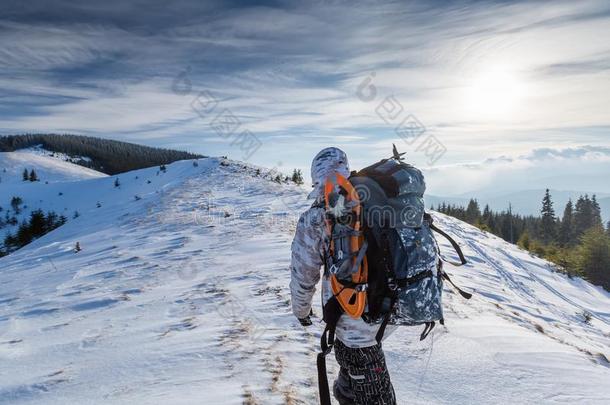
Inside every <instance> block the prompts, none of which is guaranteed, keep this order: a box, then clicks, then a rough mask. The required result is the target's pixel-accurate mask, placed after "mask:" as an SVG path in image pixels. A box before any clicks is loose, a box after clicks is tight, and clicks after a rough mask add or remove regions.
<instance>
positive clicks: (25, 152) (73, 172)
mask: <svg viewBox="0 0 610 405" xmlns="http://www.w3.org/2000/svg"><path fill="white" fill-rule="evenodd" d="M68 159H69V158H68V157H67V156H65V155H62V154H58V153H51V152H47V151H45V150H44V149H40V148H29V149H21V150H18V151H15V152H0V177H1V178H2V181H1V182H0V187H3V186H8V185H13V186H14V185H21V184H22V183H24V182H23V181H22V177H21V175H22V173H23V169H28V170H31V169H34V170H36V174H37V175H38V178H39V179H40V180H41V182H42V183H44V182H45V181H48V182H49V183H56V182H63V181H74V180H82V179H89V178H98V177H104V176H106V175H105V174H104V173H100V172H98V171H95V170H92V169H88V168H86V167H83V166H79V165H77V164H74V163H72V162H70V161H68Z"/></svg>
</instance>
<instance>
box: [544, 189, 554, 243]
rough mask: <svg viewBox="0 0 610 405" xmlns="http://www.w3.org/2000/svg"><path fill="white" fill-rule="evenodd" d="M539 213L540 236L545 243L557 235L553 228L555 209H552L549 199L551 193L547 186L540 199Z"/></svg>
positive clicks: (551, 202) (551, 240)
mask: <svg viewBox="0 0 610 405" xmlns="http://www.w3.org/2000/svg"><path fill="white" fill-rule="evenodd" d="M540 213H541V214H542V218H541V220H540V238H541V239H542V241H543V242H544V243H545V244H549V243H551V242H553V241H554V240H555V238H556V237H557V229H556V228H555V210H554V209H553V201H552V200H551V193H550V192H549V189H548V188H547V189H546V192H545V194H544V198H543V199H542V210H541V211H540Z"/></svg>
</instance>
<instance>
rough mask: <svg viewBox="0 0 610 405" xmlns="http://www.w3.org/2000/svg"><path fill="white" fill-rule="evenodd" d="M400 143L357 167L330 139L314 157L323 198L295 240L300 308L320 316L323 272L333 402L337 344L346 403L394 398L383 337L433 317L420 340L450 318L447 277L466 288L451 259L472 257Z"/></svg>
mask: <svg viewBox="0 0 610 405" xmlns="http://www.w3.org/2000/svg"><path fill="white" fill-rule="evenodd" d="M402 155H404V154H401V153H399V152H398V150H397V149H396V147H395V146H394V148H393V154H392V156H391V157H390V158H387V159H383V160H381V161H379V162H378V163H375V164H373V165H371V166H369V167H366V168H364V169H362V170H360V171H358V172H350V170H349V164H348V161H347V156H346V154H345V153H344V152H343V151H341V150H340V149H337V148H326V149H323V150H322V151H320V152H319V153H318V154H317V155H316V157H315V158H314V159H313V162H312V166H311V178H312V181H313V187H314V189H313V191H312V192H311V194H310V195H309V197H310V198H312V199H314V203H313V205H312V206H311V208H310V209H308V210H307V211H306V212H305V213H303V214H302V215H301V217H300V218H299V222H298V224H297V229H296V233H295V237H294V241H293V243H292V262H291V281H290V291H291V295H292V310H293V313H294V315H295V316H296V317H297V319H298V320H299V322H300V323H301V325H303V326H305V327H307V326H310V325H311V324H312V321H311V316H312V315H313V312H312V309H311V303H312V299H313V296H314V293H315V289H316V284H317V283H318V281H319V280H320V269H321V268H322V267H324V277H323V280H322V303H323V320H324V322H325V324H326V326H325V329H324V332H323V333H322V336H321V339H320V346H321V349H322V352H321V353H320V354H318V359H317V363H318V364H317V365H318V385H319V389H320V403H321V404H322V405H330V389H329V386H328V379H327V375H326V374H327V373H326V360H325V356H326V355H328V354H329V353H330V352H331V351H332V350H333V349H334V350H335V358H336V359H337V363H339V366H340V371H339V376H338V377H337V379H336V380H335V382H334V385H333V394H334V396H335V398H336V399H337V401H339V403H340V404H341V405H346V404H356V405H360V404H366V405H372V404H380V405H386V404H395V403H396V396H395V393H394V389H393V387H392V383H391V381H390V375H389V373H388V370H387V367H386V362H385V357H384V354H383V350H382V347H381V346H382V341H383V338H384V337H387V336H388V335H389V333H390V332H391V331H392V330H393V329H394V326H396V325H408V326H415V325H424V329H423V331H422V333H421V335H420V340H423V339H425V338H426V337H427V336H428V335H429V334H430V333H431V332H432V330H433V329H434V327H435V325H436V323H437V322H438V323H440V324H441V325H444V317H443V310H442V291H443V280H445V281H448V282H449V283H450V284H451V285H453V286H454V287H455V288H456V290H457V291H458V292H459V293H460V295H462V297H464V298H466V299H469V298H470V297H471V294H469V293H466V292H464V291H462V290H461V289H459V288H458V287H457V286H455V285H454V284H453V282H451V279H450V278H449V276H448V275H447V273H446V272H445V271H444V270H443V261H447V262H449V263H451V264H453V265H454V266H460V265H463V264H465V263H466V259H465V258H464V255H463V253H462V251H461V250H460V248H459V246H458V244H457V243H456V242H455V241H454V240H453V239H451V237H450V236H449V235H447V234H446V233H445V232H443V231H442V230H440V229H438V228H437V227H436V226H435V225H434V224H433V219H432V216H430V215H429V214H427V213H426V212H425V209H424V198H423V197H424V192H425V188H426V185H425V181H424V177H423V174H422V173H421V171H420V170H418V169H417V168H415V167H414V166H412V165H409V164H407V163H405V162H404V161H403V160H404V159H403V158H402ZM433 231H435V232H437V233H438V234H440V235H442V236H444V237H445V238H447V239H448V240H449V242H450V243H451V245H452V246H453V248H454V249H455V250H456V252H457V254H458V256H459V258H460V262H459V263H458V262H455V263H454V262H451V261H448V260H446V259H444V258H443V257H442V256H441V255H440V250H439V246H438V244H437V242H436V239H435V238H434V235H433V233H432V232H433Z"/></svg>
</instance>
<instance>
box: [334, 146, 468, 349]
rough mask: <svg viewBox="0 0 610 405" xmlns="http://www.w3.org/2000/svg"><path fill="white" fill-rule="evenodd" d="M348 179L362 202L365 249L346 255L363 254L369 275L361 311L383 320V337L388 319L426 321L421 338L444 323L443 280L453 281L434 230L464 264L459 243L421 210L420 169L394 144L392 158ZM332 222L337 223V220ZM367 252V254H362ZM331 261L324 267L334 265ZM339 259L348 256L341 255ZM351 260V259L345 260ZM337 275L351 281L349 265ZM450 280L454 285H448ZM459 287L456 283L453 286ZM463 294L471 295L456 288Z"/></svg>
mask: <svg viewBox="0 0 610 405" xmlns="http://www.w3.org/2000/svg"><path fill="white" fill-rule="evenodd" d="M349 181H350V183H351V184H352V185H353V186H354V188H355V189H356V191H357V193H358V197H359V200H360V205H361V207H362V210H361V218H360V223H361V224H362V230H361V232H363V233H364V236H365V239H366V245H365V249H366V252H362V251H361V252H350V253H351V255H350V256H354V255H358V256H359V257H364V256H365V255H366V260H367V267H368V277H367V281H366V285H365V286H363V288H366V291H367V306H366V309H365V312H364V314H363V318H364V320H365V321H367V322H369V323H381V324H382V325H383V326H382V327H381V328H380V335H378V340H380V339H381V337H382V335H383V332H384V330H385V325H386V324H387V323H391V324H398V325H426V327H425V329H424V331H423V333H422V335H421V338H422V339H424V338H425V337H426V336H427V335H428V334H429V333H430V331H431V330H432V328H433V327H434V326H435V324H436V322H440V323H441V324H443V323H444V316H443V307H442V292H443V281H444V280H446V281H451V280H450V279H449V276H448V275H447V274H446V273H445V272H444V271H443V261H442V260H441V255H440V251H439V247H438V244H437V242H436V239H435V238H434V234H433V231H436V232H438V233H440V234H442V235H443V236H445V237H447V238H448V239H449V240H450V242H451V243H452V245H453V247H454V248H455V249H456V251H457V253H458V256H459V257H460V263H456V264H458V265H462V264H465V263H466V260H465V258H464V255H463V254H462V252H461V250H460V248H459V246H458V245H457V243H456V242H455V241H454V240H453V239H451V238H450V237H449V236H448V235H447V234H446V233H444V232H443V231H441V230H440V229H438V228H437V227H436V226H435V225H434V224H433V223H432V217H431V216H430V215H429V214H427V213H426V212H425V206H424V192H425V190H426V185H425V181H424V176H423V174H422V172H421V171H420V170H419V169H417V168H415V167H414V166H411V165H409V164H407V163H405V162H404V161H403V160H402V158H401V157H400V154H398V152H397V151H396V149H395V148H394V156H393V157H392V158H389V159H384V160H382V161H380V162H378V163H376V164H374V165H372V166H369V167H367V168H365V169H362V170H360V171H359V172H352V174H351V176H350V178H349ZM334 220H335V221H338V222H341V219H340V218H335V219H334ZM344 228H345V227H344V226H343V227H340V226H337V227H336V228H335V229H339V230H340V231H339V232H338V233H337V235H335V234H333V235H332V236H331V237H332V238H337V239H335V244H339V243H340V242H341V241H340V239H341V238H345V235H346V231H345V229H344ZM364 254H365V255H364ZM330 259H331V262H330V263H327V267H331V268H333V263H332V260H333V258H332V257H331V258H330ZM343 260H346V259H345V258H344V259H343ZM348 260H349V259H348ZM337 264H338V266H337V265H335V266H334V268H340V269H341V268H342V269H346V268H347V273H346V274H343V275H342V274H335V276H337V277H338V278H339V279H341V278H343V279H344V280H346V283H347V282H349V281H348V280H350V279H351V274H349V269H350V266H340V265H341V264H343V263H337ZM452 284H453V283H452ZM456 288H457V287H456ZM458 291H459V292H460V294H462V296H464V297H465V298H467V299H468V298H470V297H471V295H470V294H469V293H466V292H464V291H462V290H460V289H459V288H458Z"/></svg>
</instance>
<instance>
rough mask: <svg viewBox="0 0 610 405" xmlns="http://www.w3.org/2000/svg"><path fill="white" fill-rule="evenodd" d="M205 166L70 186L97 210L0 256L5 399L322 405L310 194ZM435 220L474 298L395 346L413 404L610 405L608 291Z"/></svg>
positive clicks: (0, 395)
mask: <svg viewBox="0 0 610 405" xmlns="http://www.w3.org/2000/svg"><path fill="white" fill-rule="evenodd" d="M198 162H199V163H198V166H194V165H193V163H192V162H190V161H183V162H176V163H174V164H172V165H169V166H168V168H167V173H159V174H158V175H157V169H156V168H151V169H143V170H139V171H137V172H130V173H126V174H123V175H121V176H120V181H121V187H120V188H119V189H116V188H115V187H114V185H113V182H114V178H98V179H91V180H85V181H77V182H73V183H64V184H62V185H61V190H63V192H64V196H69V197H70V199H74V201H78V204H79V207H78V209H79V210H80V211H81V216H80V217H79V218H76V219H73V220H70V221H69V222H68V223H67V224H66V225H64V226H63V227H61V228H59V229H57V230H55V231H53V232H51V233H50V234H48V235H46V236H45V237H43V238H41V239H39V240H37V241H35V242H33V243H32V244H30V245H29V246H27V247H25V248H23V249H21V250H19V251H17V252H15V253H13V254H11V255H9V256H7V257H4V258H2V259H0V403H2V404H4V403H6V404H33V403H45V404H66V403H87V404H89V403H93V404H97V403H99V404H108V403H111V404H124V403H129V404H135V403H137V404H160V403H172V404H201V403H209V404H216V403H222V404H241V403H249V404H313V403H316V401H317V374H316V370H315V355H316V352H317V350H318V346H317V345H318V339H319V334H320V332H321V329H322V324H321V323H314V326H312V327H310V328H303V327H301V326H300V325H299V324H298V322H297V321H296V320H295V319H294V318H293V316H292V315H291V312H290V306H289V291H288V281H289V271H288V264H289V258H290V242H291V239H292V234H293V232H294V226H295V223H296V219H297V215H298V212H300V211H302V210H304V209H305V208H307V206H308V202H307V201H306V200H305V194H306V192H305V191H303V190H302V189H300V188H298V187H294V186H288V185H279V184H276V183H274V182H272V181H270V180H268V179H267V178H263V176H261V175H258V174H257V169H256V168H252V167H247V166H243V165H240V164H237V163H227V161H224V160H218V159H201V160H199V161H198ZM262 173H263V174H264V171H263V172H262ZM149 180H150V181H151V183H148V181H149ZM49 186H51V185H49ZM58 187H59V186H58ZM57 190H59V188H58V189H55V190H54V191H53V192H51V193H49V195H52V194H53V193H54V192H55V191H57ZM135 195H138V196H139V197H140V199H138V200H136V199H135V198H134V196H135ZM97 201H101V202H102V204H101V207H100V208H98V207H97V206H96V202H97ZM75 204H76V203H75ZM435 218H436V221H437V224H438V225H439V226H440V227H442V228H443V229H446V230H447V231H449V232H450V233H452V234H453V235H454V236H456V238H457V239H458V241H459V242H460V244H461V245H462V246H463V247H464V252H465V254H466V255H467V257H468V259H469V262H470V263H469V264H468V265H467V266H465V267H462V268H452V267H451V266H447V269H448V271H449V272H450V274H451V275H452V276H453V279H454V281H455V282H456V283H458V284H460V285H461V286H463V287H464V288H467V289H468V288H470V289H474V290H475V296H474V298H473V299H472V300H470V301H464V300H463V299H462V298H461V297H460V296H459V295H457V294H455V293H454V292H453V291H452V290H451V289H449V288H448V289H446V296H445V297H446V300H445V301H446V321H447V323H446V327H445V328H443V327H438V328H437V329H436V330H435V331H434V332H433V335H432V338H428V339H427V340H425V341H423V342H419V340H418V335H419V333H420V332H421V330H420V328H400V329H399V330H397V331H396V332H395V333H394V334H392V335H391V336H390V337H389V338H388V339H387V340H386V342H385V343H384V349H385V351H386V353H387V356H388V364H389V368H390V370H391V375H392V379H393V382H394V386H395V388H396V392H397V396H398V398H399V401H398V402H399V403H400V404H407V403H409V404H413V403H421V404H424V403H434V404H437V403H460V404H461V403H464V404H466V403H481V404H496V403H533V402H539V403H567V402H570V403H571V402H576V403H587V404H595V403H599V404H602V403H610V385H609V384H608V381H610V364H609V363H608V358H610V294H608V293H607V292H604V291H602V290H601V289H600V288H597V287H594V286H592V285H590V284H589V283H587V282H585V281H582V280H580V279H572V280H570V279H568V278H567V277H565V276H563V275H561V274H557V273H554V272H552V271H551V270H550V268H549V264H548V263H547V262H545V261H543V260H540V259H537V258H534V257H532V256H530V255H529V254H527V253H526V252H523V251H521V250H519V249H517V248H516V247H514V246H512V245H509V244H507V243H505V242H503V241H501V240H500V239H498V238H496V237H494V236H492V235H489V234H486V233H483V232H481V231H479V230H477V229H476V228H473V227H471V226H469V225H466V224H464V223H462V222H460V221H457V220H455V219H452V218H449V217H446V216H443V215H440V214H435ZM76 241H79V242H80V244H81V246H82V248H83V250H82V251H81V252H79V253H74V252H73V247H74V244H75V242H76ZM439 241H440V242H441V244H442V248H443V251H444V252H445V253H446V254H447V255H448V256H450V255H451V254H452V251H451V249H450V247H449V245H448V243H446V242H445V241H444V240H439ZM316 305H317V306H316V308H315V311H316V312H317V314H320V313H321V311H320V308H319V302H316ZM583 310H587V311H589V312H590V313H591V314H592V319H591V321H590V323H585V322H584V320H583V318H582V316H581V315H579V313H581V312H582V311H583ZM318 320H319V318H318ZM329 369H330V370H329V371H331V372H333V373H335V372H336V371H337V368H336V365H335V364H334V361H332V360H331V361H330V364H329Z"/></svg>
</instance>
